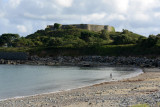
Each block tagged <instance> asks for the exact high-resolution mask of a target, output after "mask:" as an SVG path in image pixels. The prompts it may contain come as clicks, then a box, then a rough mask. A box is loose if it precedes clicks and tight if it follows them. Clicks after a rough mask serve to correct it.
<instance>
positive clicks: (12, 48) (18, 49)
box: [0, 47, 30, 52]
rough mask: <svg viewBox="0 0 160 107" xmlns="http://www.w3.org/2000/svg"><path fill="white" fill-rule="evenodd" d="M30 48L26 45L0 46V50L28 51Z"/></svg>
mask: <svg viewBox="0 0 160 107" xmlns="http://www.w3.org/2000/svg"><path fill="white" fill-rule="evenodd" d="M29 50H30V48H27V47H8V48H5V47H0V52H28V51H29Z"/></svg>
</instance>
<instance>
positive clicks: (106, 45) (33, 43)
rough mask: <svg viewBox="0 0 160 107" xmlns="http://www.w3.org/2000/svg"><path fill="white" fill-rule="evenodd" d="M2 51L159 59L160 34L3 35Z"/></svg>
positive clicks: (73, 32)
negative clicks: (156, 56)
mask: <svg viewBox="0 0 160 107" xmlns="http://www.w3.org/2000/svg"><path fill="white" fill-rule="evenodd" d="M6 44H7V45H8V48H0V51H24V52H29V53H30V54H37V55H41V56H54V55H69V56H75V55H110V56H122V55H123V56H124V55H125V56H129V55H133V56H134V55H153V54H154V55H158V54H160V34H158V35H149V37H148V38H147V37H144V36H142V35H139V34H136V33H133V32H131V31H128V30H125V29H124V30H122V32H107V31H106V30H102V31H100V32H94V31H89V30H84V29H78V28H75V27H73V26H69V27H68V28H66V29H60V28H57V29H56V30H50V29H45V30H38V31H36V32H35V33H33V34H30V35H28V36H26V37H20V36H19V35H18V34H2V35H1V36H0V46H2V47H3V46H4V45H6Z"/></svg>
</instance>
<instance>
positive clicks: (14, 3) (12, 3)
mask: <svg viewBox="0 0 160 107" xmlns="http://www.w3.org/2000/svg"><path fill="white" fill-rule="evenodd" d="M20 3H21V0H9V5H10V6H11V7H13V8H16V7H17V6H18V5H19V4H20Z"/></svg>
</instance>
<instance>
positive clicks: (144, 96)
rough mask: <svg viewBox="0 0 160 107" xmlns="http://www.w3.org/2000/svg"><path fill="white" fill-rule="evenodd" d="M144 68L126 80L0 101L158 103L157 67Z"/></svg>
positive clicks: (38, 106) (14, 106)
mask: <svg viewBox="0 0 160 107" xmlns="http://www.w3.org/2000/svg"><path fill="white" fill-rule="evenodd" d="M143 70H144V73H143V74H141V75H139V76H137V77H133V78H129V79H125V80H120V81H112V82H105V83H101V84H96V85H93V86H88V87H84V88H78V89H73V90H69V91H62V92H58V93H49V94H42V95H36V96H29V97H24V98H14V99H8V100H4V101H0V107H126V106H132V105H136V104H148V105H150V106H153V107H156V106H158V104H160V69H158V68H144V69H143ZM113 78H114V77H113Z"/></svg>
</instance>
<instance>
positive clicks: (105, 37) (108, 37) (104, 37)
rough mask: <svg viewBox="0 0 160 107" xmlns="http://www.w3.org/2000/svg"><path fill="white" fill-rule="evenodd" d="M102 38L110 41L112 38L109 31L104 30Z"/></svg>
mask: <svg viewBox="0 0 160 107" xmlns="http://www.w3.org/2000/svg"><path fill="white" fill-rule="evenodd" d="M100 37H101V38H102V39H105V40H110V36H109V33H108V32H107V30H102V31H101V35H100Z"/></svg>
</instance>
